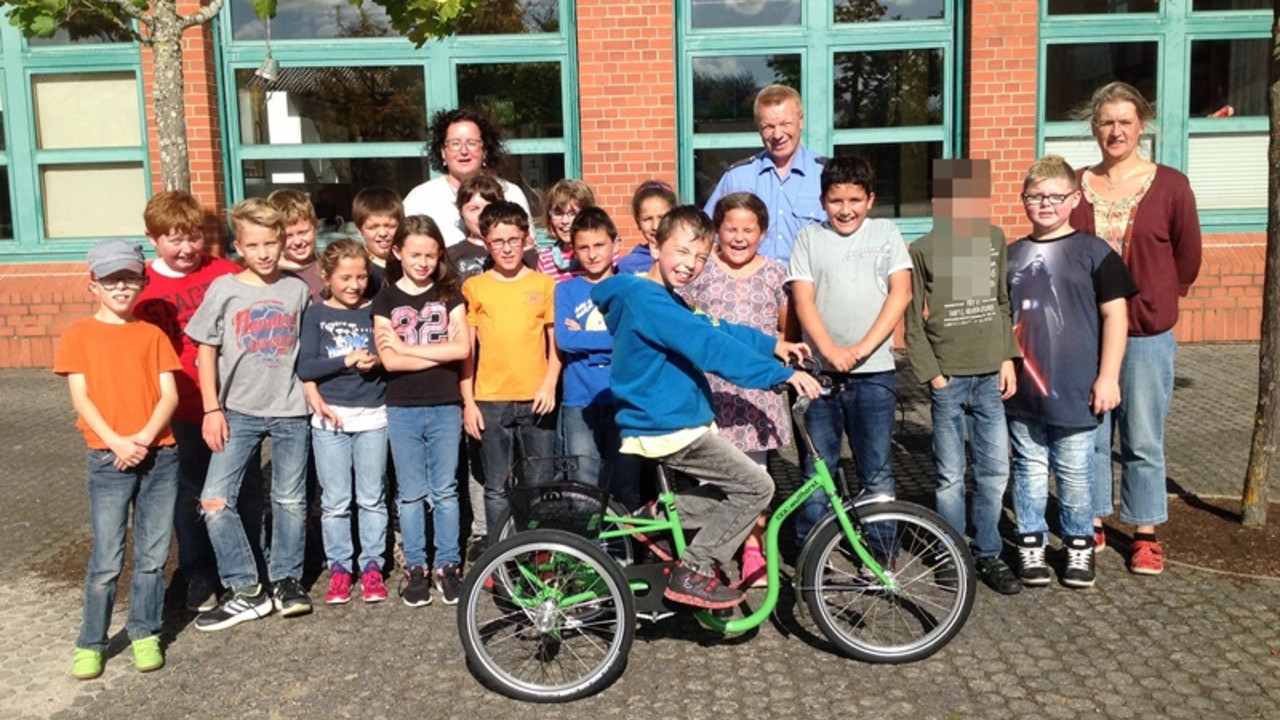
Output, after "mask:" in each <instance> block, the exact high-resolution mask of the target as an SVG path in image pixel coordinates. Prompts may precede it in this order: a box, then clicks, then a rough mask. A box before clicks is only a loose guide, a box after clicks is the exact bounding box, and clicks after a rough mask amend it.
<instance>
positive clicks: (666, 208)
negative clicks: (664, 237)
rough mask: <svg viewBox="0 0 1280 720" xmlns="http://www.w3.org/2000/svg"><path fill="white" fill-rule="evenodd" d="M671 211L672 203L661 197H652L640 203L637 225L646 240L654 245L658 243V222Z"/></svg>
mask: <svg viewBox="0 0 1280 720" xmlns="http://www.w3.org/2000/svg"><path fill="white" fill-rule="evenodd" d="M669 212H671V205H670V204H668V203H667V201H666V200H663V199H662V198H660V197H651V198H648V199H646V200H645V201H644V202H642V203H640V214H639V215H637V216H636V227H638V228H640V234H642V235H644V241H645V242H647V243H649V245H651V246H653V247H657V244H658V223H660V222H662V218H664V217H666V216H667V213H669Z"/></svg>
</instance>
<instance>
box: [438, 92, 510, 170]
mask: <svg viewBox="0 0 1280 720" xmlns="http://www.w3.org/2000/svg"><path fill="white" fill-rule="evenodd" d="M460 122H472V123H475V124H476V127H478V128H480V140H481V141H482V142H483V143H484V166H485V168H487V169H488V170H490V171H491V172H494V173H496V172H497V169H498V168H500V167H502V161H503V159H504V158H506V156H507V150H506V148H505V147H503V145H502V128H500V127H498V126H497V125H495V124H494V122H493V121H492V120H490V119H489V118H488V116H486V115H484V114H482V113H479V112H476V111H475V110H469V109H467V108H456V109H453V110H441V111H439V112H437V113H436V114H435V115H432V116H431V125H430V126H429V127H428V128H427V132H428V134H429V135H430V139H429V140H428V141H427V154H428V155H429V156H430V159H431V167H433V168H435V169H436V170H437V171H439V172H448V168H447V167H445V164H444V153H443V150H444V141H445V140H446V139H448V137H449V126H450V125H453V124H454V123H460Z"/></svg>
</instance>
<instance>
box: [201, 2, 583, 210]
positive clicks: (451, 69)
mask: <svg viewBox="0 0 1280 720" xmlns="http://www.w3.org/2000/svg"><path fill="white" fill-rule="evenodd" d="M230 5H231V7H230V10H229V15H230V17H229V22H224V23H223V26H222V27H223V37H222V42H223V47H224V49H225V52H224V53H223V72H222V84H223V87H224V88H225V89H226V91H225V92H224V96H225V97H228V98H235V102H234V103H231V104H229V111H228V128H229V130H228V132H227V134H226V137H227V141H228V142H227V150H228V156H229V158H230V161H231V162H230V175H229V177H228V194H229V196H230V197H229V198H228V199H229V200H230V201H231V202H236V201H239V200H241V199H243V198H245V197H250V196H260V195H266V194H268V193H270V192H271V191H273V190H276V189H279V188H294V189H299V190H302V191H304V192H306V193H308V194H309V195H310V197H311V200H312V202H313V203H314V204H315V205H316V209H317V211H318V213H319V214H320V217H321V221H322V223H323V225H324V226H325V227H324V229H325V230H328V231H338V230H341V229H342V226H343V225H344V223H345V222H346V218H347V217H348V216H349V214H350V210H351V200H352V198H353V197H354V196H355V194H356V193H357V192H359V191H360V190H361V189H362V188H365V187H369V186H372V185H382V186H386V187H390V188H392V189H393V190H395V191H397V192H399V193H400V194H401V195H402V196H403V195H404V194H406V193H408V192H409V190H411V189H413V187H415V186H416V185H418V184H419V183H422V182H424V181H426V180H427V179H428V178H429V177H430V176H431V174H432V173H433V171H432V170H431V168H430V163H429V162H428V160H427V158H426V156H425V153H424V149H425V144H426V142H427V123H428V121H429V120H430V117H431V116H432V115H433V114H434V113H435V112H436V111H438V110H442V109H449V108H454V107H459V106H468V107H473V108H480V109H483V110H485V111H486V112H488V113H489V115H490V116H492V117H493V118H494V120H495V121H497V122H498V124H500V125H502V127H503V129H504V130H505V132H506V138H507V140H506V144H507V150H508V153H509V154H508V158H507V161H506V166H505V167H503V168H501V169H500V172H501V174H502V175H503V176H504V177H505V178H507V179H508V180H510V181H512V182H515V183H517V184H518V185H520V186H521V187H522V188H523V189H524V191H525V194H526V195H527V196H528V197H529V199H530V201H531V202H533V203H534V204H535V205H536V204H537V200H538V197H539V195H540V193H541V192H542V191H543V190H545V189H546V188H547V187H549V186H550V185H551V184H553V183H554V182H555V181H557V180H559V179H560V178H562V177H565V176H566V174H576V173H577V171H578V170H577V169H578V166H579V162H578V158H577V156H576V151H577V147H576V139H577V120H576V118H577V111H576V97H577V92H576V86H577V77H576V75H575V74H574V70H573V68H574V62H573V61H572V58H573V55H572V53H573V29H572V23H571V22H569V20H570V19H571V18H572V17H573V14H572V9H571V4H570V0H512V1H510V2H500V3H486V4H485V5H483V6H482V8H481V11H480V14H479V15H477V16H476V17H473V18H470V19H469V20H467V21H466V23H465V25H464V26H463V28H462V30H461V31H460V32H459V33H458V35H456V36H454V37H451V38H448V39H446V40H443V41H438V42H430V43H428V44H426V45H425V46H424V47H422V48H421V49H415V48H414V47H413V45H412V43H410V42H409V41H408V40H407V39H405V38H403V37H400V36H399V35H397V34H396V32H395V30H393V29H392V28H391V27H390V24H389V21H388V19H387V17H386V15H385V13H384V12H383V11H382V9H381V8H380V7H379V6H378V5H376V4H373V3H365V4H364V5H363V6H360V7H356V6H353V5H351V4H350V3H348V2H347V1H346V0H333V1H332V2H331V3H330V5H331V6H332V7H331V8H329V10H328V11H326V12H320V11H318V10H316V9H315V6H314V5H312V4H309V3H303V2H301V1H300V0H281V2H280V4H279V12H278V14H277V16H276V18H275V19H273V20H272V21H271V24H270V30H269V32H270V40H269V42H270V48H271V53H272V56H273V57H274V58H275V59H276V60H277V61H278V62H279V63H280V71H279V74H278V75H277V76H276V77H275V79H274V80H272V81H270V82H266V81H264V79H263V78H262V77H261V76H260V75H258V74H257V73H256V72H255V71H256V70H257V69H258V67H259V65H260V63H261V62H262V60H263V58H264V57H265V54H266V51H267V48H268V37H267V36H268V26H267V24H266V23H264V22H263V21H261V20H259V19H258V18H257V17H256V16H255V15H254V13H253V6H252V4H251V3H250V2H249V0H232V2H231V3H230ZM223 18H224V20H226V19H228V18H227V12H226V11H224V15H223ZM535 216H537V213H536V212H535Z"/></svg>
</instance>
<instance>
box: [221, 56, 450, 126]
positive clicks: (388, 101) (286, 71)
mask: <svg viewBox="0 0 1280 720" xmlns="http://www.w3.org/2000/svg"><path fill="white" fill-rule="evenodd" d="M253 72H254V71H253V70H252V69H248V68H242V69H239V70H236V88H237V90H238V92H237V96H238V99H239V103H240V113H239V116H240V141H241V142H243V143H246V144H254V145H256V144H263V145H268V144H269V145H296V144H299V143H333V142H342V143H351V142H399V141H413V142H425V141H426V139H427V118H426V110H425V107H426V91H425V88H424V85H423V78H422V68H421V67H288V66H286V67H283V68H281V69H280V76H279V77H278V78H277V79H276V80H275V81H274V82H272V83H271V84H270V85H269V86H267V87H264V86H263V84H262V81H261V80H259V79H258V78H256V77H255V76H254V74H253Z"/></svg>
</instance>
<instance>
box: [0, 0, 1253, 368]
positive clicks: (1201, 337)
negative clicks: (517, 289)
mask: <svg viewBox="0 0 1280 720" xmlns="http://www.w3.org/2000/svg"><path fill="white" fill-rule="evenodd" d="M198 4H199V2H198V0H180V2H179V5H180V9H181V11H182V12H184V13H186V12H190V11H192V10H193V9H194V8H195V7H197V6H198ZM1037 6H1038V3H1037V2H1036V0H973V1H972V2H970V3H968V10H967V12H968V17H966V18H965V21H964V22H965V27H967V28H971V31H970V32H969V35H968V37H967V38H966V49H965V55H966V57H965V66H966V76H965V78H964V80H963V87H964V97H965V106H964V127H965V134H966V137H965V144H964V152H965V154H966V155H969V156H973V157H986V158H990V159H991V161H992V184H993V196H992V200H993V201H992V215H993V220H994V221H995V222H996V223H997V224H998V225H1000V226H1001V227H1002V228H1004V230H1005V231H1006V233H1007V234H1009V235H1010V236H1016V235H1018V234H1021V233H1022V232H1024V231H1025V229H1026V220H1025V218H1024V216H1023V213H1022V206H1021V204H1020V201H1019V199H1018V193H1019V192H1020V190H1021V183H1022V175H1023V173H1024V172H1025V171H1026V168H1027V166H1028V165H1030V163H1031V161H1032V160H1033V159H1034V158H1035V151H1036V147H1035V136H1036V133H1035V123H1036V88H1037V77H1036V72H1037V64H1038V61H1037V52H1038V50H1037V36H1038V28H1037V25H1036V24H1037V18H1038V14H1037ZM576 16H577V29H578V38H577V48H578V74H579V93H578V96H579V107H580V113H581V136H580V147H581V149H582V177H583V179H584V180H586V181H587V182H588V183H590V184H591V186H592V187H593V188H594V189H595V191H596V196H597V200H598V202H599V204H600V205H601V206H602V207H604V209H605V210H607V211H608V212H609V213H610V215H612V216H613V217H614V218H615V219H616V220H617V222H618V225H619V228H620V230H621V233H622V237H623V238H624V239H625V240H628V241H630V243H634V241H635V239H636V233H635V232H634V230H633V228H632V224H631V221H630V214H631V208H630V202H631V193H632V191H633V190H634V189H635V186H636V185H638V184H639V183H640V182H642V181H644V180H646V179H649V178H657V179H660V180H665V181H667V182H669V183H671V184H672V185H673V186H674V185H675V184H676V180H677V167H676V156H677V153H676V147H677V142H678V137H677V130H676V113H677V108H676V103H675V98H676V61H675V52H676V47H675V17H674V3H670V2H641V3H637V2H631V1H629V0H578V2H577V8H576ZM215 42H216V38H215V37H214V35H213V32H212V30H211V28H209V27H207V26H206V27H201V28H191V29H189V30H188V31H187V33H186V35H185V36H184V43H183V47H184V52H185V54H186V59H185V63H186V64H185V66H184V71H185V73H186V82H187V91H186V99H187V129H188V136H189V141H190V152H191V170H192V192H193V193H194V194H195V196H196V197H197V198H198V199H199V200H200V201H201V203H203V204H204V205H205V207H206V208H209V210H210V214H209V216H208V218H207V219H206V225H205V232H206V237H208V238H209V239H211V240H214V241H220V240H221V238H222V237H223V235H224V227H225V225H224V220H225V215H226V210H227V208H226V207H225V202H224V198H225V197H226V191H225V190H226V188H225V182H226V181H225V177H224V174H223V167H222V152H223V149H222V142H221V135H220V132H219V113H218V102H219V101H220V100H219V98H218V96H217V86H216V75H215V69H216V68H215V62H214V44H215ZM152 77H153V74H152V70H151V57H150V53H149V52H148V51H146V50H145V49H144V50H143V83H144V89H145V92H146V95H147V96H148V97H149V96H150V95H151V90H150V87H151V83H152ZM226 101H228V102H234V98H229V99H226ZM153 112H154V111H153V110H152V108H151V107H150V106H148V108H147V126H148V146H149V147H151V148H156V147H157V146H158V145H157V143H156V142H155V136H154V127H155V123H154V116H153ZM151 167H152V170H153V177H152V184H153V187H155V188H156V189H157V190H159V189H160V187H161V185H160V178H159V157H158V155H157V154H156V153H154V152H153V154H152V156H151ZM1265 244H1266V241H1265V236H1264V234H1263V233H1237V234H1226V235H1207V236H1205V252H1204V266H1203V269H1202V270H1201V273H1200V280H1199V282H1197V284H1196V285H1195V287H1193V288H1192V290H1191V293H1190V294H1189V296H1188V297H1187V298H1184V299H1183V302H1182V306H1181V307H1182V316H1181V320H1180V321H1179V323H1178V327H1177V330H1176V335H1177V337H1178V339H1179V340H1180V341H1184V342H1235V341H1247V340H1256V339H1257V338H1258V334H1259V331H1260V327H1261V311H1262V310H1261V307H1262V299H1261V296H1262V283H1263V250H1264V247H1265ZM87 280H88V278H87V274H86V269H85V265H84V264H83V263H30V264H8V265H2V264H0V368H9V367H48V366H50V365H51V364H52V362H53V347H54V340H55V338H57V337H58V336H59V335H60V334H61V332H62V331H63V330H64V329H65V328H66V326H67V325H68V324H69V323H70V322H73V321H74V320H76V319H77V318H80V317H84V316H85V315H87V314H88V313H89V312H91V311H92V303H91V298H90V296H89V293H88V291H87V289H86V283H87Z"/></svg>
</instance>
